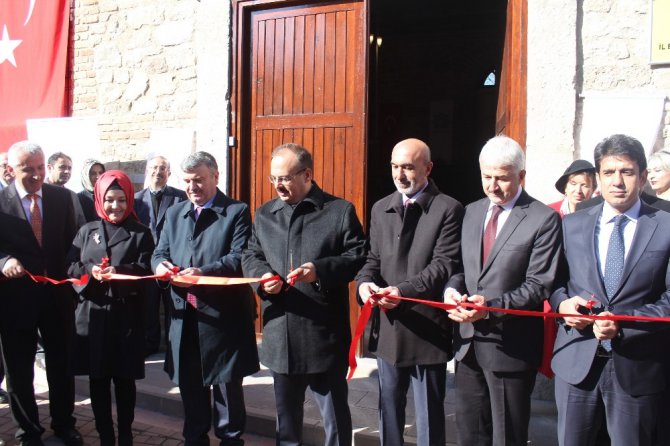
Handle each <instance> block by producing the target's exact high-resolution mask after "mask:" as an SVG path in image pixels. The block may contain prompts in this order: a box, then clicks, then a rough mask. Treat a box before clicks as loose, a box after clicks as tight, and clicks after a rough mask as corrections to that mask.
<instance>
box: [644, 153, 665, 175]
mask: <svg viewBox="0 0 670 446" xmlns="http://www.w3.org/2000/svg"><path fill="white" fill-rule="evenodd" d="M652 164H659V165H660V166H661V167H662V168H663V170H667V171H670V152H666V151H665V150H661V151H660V152H656V153H652V154H651V155H649V159H648V160H647V167H651V165H652Z"/></svg>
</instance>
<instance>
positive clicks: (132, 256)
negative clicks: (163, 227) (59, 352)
mask: <svg viewBox="0 0 670 446" xmlns="http://www.w3.org/2000/svg"><path fill="white" fill-rule="evenodd" d="M153 248H154V243H153V240H152V238H151V232H150V231H149V228H147V227H146V226H144V225H143V224H141V223H139V222H138V221H136V220H134V219H133V218H132V217H131V218H128V219H126V220H125V221H124V222H123V223H122V224H121V225H119V226H115V225H112V224H110V223H107V222H105V221H96V222H91V223H87V224H86V225H85V226H83V227H82V228H81V229H80V230H79V233H78V234H77V236H76V237H75V240H74V242H73V244H72V248H71V249H70V253H69V254H68V257H67V258H68V262H69V264H70V268H69V274H70V276H72V277H81V275H82V274H88V275H89V276H90V275H91V270H92V268H93V266H94V265H98V264H100V262H101V260H102V258H103V257H105V256H107V257H109V265H110V266H113V267H115V268H116V272H117V273H119V274H132V275H136V276H143V275H148V274H151V269H150V260H151V252H152V250H153ZM75 290H76V291H77V292H78V293H79V303H78V305H77V309H76V312H75V334H74V340H73V351H72V372H73V373H74V374H75V375H90V376H92V377H96V378H102V377H110V376H116V377H123V378H135V379H141V378H144V299H145V296H144V284H143V283H142V282H141V281H118V282H117V281H114V282H99V281H97V280H95V279H93V277H90V280H89V283H88V285H85V286H83V287H79V286H75Z"/></svg>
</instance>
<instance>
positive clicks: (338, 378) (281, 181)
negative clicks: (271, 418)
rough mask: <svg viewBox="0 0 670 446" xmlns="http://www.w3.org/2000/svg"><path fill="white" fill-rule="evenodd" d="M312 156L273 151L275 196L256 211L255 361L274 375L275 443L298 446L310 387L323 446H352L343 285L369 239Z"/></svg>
mask: <svg viewBox="0 0 670 446" xmlns="http://www.w3.org/2000/svg"><path fill="white" fill-rule="evenodd" d="M312 168H313V161H312V156H311V155H310V153H309V152H308V151H307V149H305V148H304V147H302V146H300V145H298V144H293V143H288V144H283V145H280V146H279V147H276V148H275V149H274V150H273V152H272V160H271V161H270V176H269V180H270V182H271V183H272V186H273V187H274V188H275V191H276V192H277V196H278V197H277V198H275V199H273V200H271V201H269V202H267V203H265V204H263V205H262V206H261V207H260V208H259V209H258V210H257V211H256V220H255V221H254V227H253V234H252V237H251V240H250V241H249V249H247V250H246V251H245V253H244V258H243V263H242V266H243V269H244V273H245V275H246V276H251V277H263V278H271V277H272V276H274V275H279V276H280V277H282V279H275V280H269V281H267V282H265V283H264V284H262V285H260V286H259V287H258V294H259V296H260V298H261V304H262V311H263V324H264V325H263V343H262V344H261V351H260V353H261V360H262V362H263V364H264V365H266V366H267V367H268V368H269V369H270V371H271V372H272V377H273V380H274V391H275V400H276V405H277V445H281V446H289V445H299V444H302V425H303V405H304V401H305V390H306V389H307V387H309V388H310V389H311V390H312V395H313V397H314V400H315V401H316V404H317V405H318V406H319V410H320V411H321V417H322V418H323V424H324V429H325V431H326V439H325V441H324V444H326V445H329V446H351V436H352V431H351V414H350V412H349V406H348V403H347V394H348V388H347V382H346V373H347V352H348V349H349V344H350V342H351V333H350V330H349V291H348V284H349V282H350V281H351V280H352V279H353V278H354V275H355V274H356V271H358V269H359V268H360V267H361V265H362V264H363V261H364V254H365V237H364V235H363V229H362V228H361V224H360V223H359V221H358V217H357V216H356V211H355V210H354V206H353V205H352V204H351V203H349V202H348V201H345V200H342V199H341V198H337V197H334V196H333V195H330V194H328V193H326V192H324V191H323V190H321V188H319V186H317V184H316V183H315V182H314V173H313V171H312Z"/></svg>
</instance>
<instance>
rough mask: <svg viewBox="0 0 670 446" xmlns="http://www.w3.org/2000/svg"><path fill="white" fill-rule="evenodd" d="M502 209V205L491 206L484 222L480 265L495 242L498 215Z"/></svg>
mask: <svg viewBox="0 0 670 446" xmlns="http://www.w3.org/2000/svg"><path fill="white" fill-rule="evenodd" d="M502 211H503V208H502V206H497V205H496V206H493V209H491V218H489V222H488V223H486V228H485V229H484V237H483V238H482V265H483V264H485V263H486V260H487V259H488V258H489V254H490V253H491V249H492V248H493V244H494V243H495V242H496V235H497V233H498V216H500V213H501V212H502Z"/></svg>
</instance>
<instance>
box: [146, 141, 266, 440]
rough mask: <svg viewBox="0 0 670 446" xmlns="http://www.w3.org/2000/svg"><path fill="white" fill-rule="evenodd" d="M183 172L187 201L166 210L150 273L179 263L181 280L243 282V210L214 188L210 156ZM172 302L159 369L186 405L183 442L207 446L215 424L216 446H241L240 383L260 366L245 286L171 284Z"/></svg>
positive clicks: (194, 159) (194, 157) (195, 159)
mask: <svg viewBox="0 0 670 446" xmlns="http://www.w3.org/2000/svg"><path fill="white" fill-rule="evenodd" d="M181 169H182V171H183V178H184V181H185V182H186V194H187V196H188V201H183V202H181V203H178V204H176V205H174V206H172V207H171V208H170V209H169V210H168V211H167V216H166V218H165V226H164V227H163V231H162V232H161V237H160V240H159V242H158V246H157V247H156V249H155V251H154V254H153V257H152V261H151V265H152V267H153V269H154V271H155V272H156V274H164V273H169V272H170V271H172V269H173V267H175V266H177V267H178V269H179V272H178V273H177V274H178V275H181V276H222V277H241V276H242V267H241V258H242V251H243V250H244V249H245V248H246V247H247V241H248V238H249V235H250V234H251V214H250V212H249V207H248V206H247V205H246V204H244V203H241V202H239V201H235V200H233V199H231V198H228V197H227V196H225V195H224V194H223V193H222V192H221V191H219V189H218V188H217V183H218V179H219V171H218V166H217V163H216V160H215V159H214V157H213V156H212V155H210V154H209V153H206V152H196V153H194V154H191V155H189V156H188V157H186V159H185V160H184V161H183V162H182V164H181ZM171 297H172V302H171V305H170V316H171V323H170V333H169V337H168V343H169V345H168V350H167V355H166V359H165V368H166V371H167V372H168V374H169V375H170V378H171V379H172V380H173V381H174V382H175V383H177V384H178V385H179V391H180V393H181V398H182V402H183V404H184V430H183V433H184V440H185V441H184V444H185V445H186V446H195V445H208V444H209V437H208V432H209V429H210V426H211V424H212V421H213V423H214V433H215V434H216V436H217V437H218V438H219V439H220V440H221V445H226V446H227V445H236V446H237V445H243V444H244V441H243V440H242V438H241V436H242V434H243V432H244V427H245V422H246V410H245V408H244V394H243V392H242V379H243V378H244V377H245V376H248V375H251V374H253V373H255V372H256V371H258V369H259V366H258V351H257V350H256V336H255V332H254V316H255V310H254V299H253V292H252V290H251V287H249V285H231V286H225V287H221V286H178V285H176V284H173V285H172V296H171ZM212 392H213V395H214V407H213V409H212V407H210V404H211V403H210V400H211V394H212ZM212 412H213V416H212Z"/></svg>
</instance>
